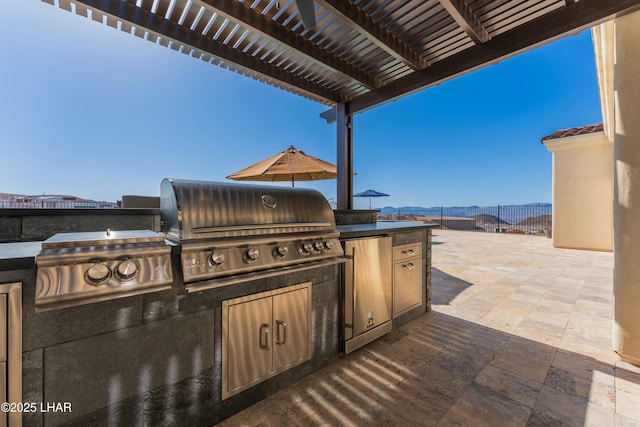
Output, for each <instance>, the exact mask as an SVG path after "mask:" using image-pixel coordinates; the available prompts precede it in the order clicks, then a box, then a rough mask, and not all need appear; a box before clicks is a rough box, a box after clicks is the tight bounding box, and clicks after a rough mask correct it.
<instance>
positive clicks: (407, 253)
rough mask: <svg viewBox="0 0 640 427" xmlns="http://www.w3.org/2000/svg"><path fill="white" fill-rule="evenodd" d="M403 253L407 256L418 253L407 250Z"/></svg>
mask: <svg viewBox="0 0 640 427" xmlns="http://www.w3.org/2000/svg"><path fill="white" fill-rule="evenodd" d="M402 253H403V254H405V255H413V254H415V253H416V251H414V250H413V249H405V250H403V251H402Z"/></svg>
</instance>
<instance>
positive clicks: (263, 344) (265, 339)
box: [259, 323, 269, 350]
mask: <svg viewBox="0 0 640 427" xmlns="http://www.w3.org/2000/svg"><path fill="white" fill-rule="evenodd" d="M259 339H260V348H261V349H263V350H269V324H268V323H263V324H262V325H260V338H259Z"/></svg>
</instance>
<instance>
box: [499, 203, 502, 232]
mask: <svg viewBox="0 0 640 427" xmlns="http://www.w3.org/2000/svg"><path fill="white" fill-rule="evenodd" d="M501 228H502V227H501V225H500V205H498V233H501V232H502V230H501Z"/></svg>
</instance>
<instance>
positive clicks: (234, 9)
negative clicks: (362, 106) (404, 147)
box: [194, 0, 380, 89]
mask: <svg viewBox="0 0 640 427" xmlns="http://www.w3.org/2000/svg"><path fill="white" fill-rule="evenodd" d="M194 3H195V4H200V5H203V6H204V7H206V8H208V9H212V10H213V11H214V12H216V13H218V14H219V15H220V16H223V17H225V18H228V19H229V20H231V21H234V22H237V23H240V24H241V25H242V26H243V27H245V28H248V29H250V30H251V31H253V32H255V33H257V34H260V35H262V36H263V37H266V38H268V39H271V40H273V41H276V42H278V43H282V44H283V45H286V46H287V47H288V48H289V49H291V50H293V51H295V52H296V53H298V54H299V55H302V56H304V57H306V58H308V59H309V60H310V61H312V62H313V63H314V64H316V65H319V66H321V67H323V68H325V69H329V70H331V71H332V72H334V73H340V74H342V75H343V76H346V77H347V78H349V79H351V80H353V81H355V82H357V83H359V84H360V85H362V86H364V87H366V88H367V89H375V88H376V87H379V86H380V82H378V81H377V80H376V79H375V78H374V77H372V76H371V75H369V74H368V73H366V72H364V71H363V70H361V69H359V68H358V67H356V66H354V65H352V64H349V63H348V62H346V61H344V60H343V59H341V58H339V57H337V56H335V55H333V54H331V53H330V52H328V51H326V50H324V49H322V48H320V47H319V46H318V45H316V44H315V43H312V42H310V41H308V40H307V39H305V38H304V37H302V36H300V35H298V34H297V33H295V32H294V31H291V30H289V29H288V28H286V27H283V26H282V25H280V24H279V23H278V22H275V21H274V20H272V19H270V18H269V17H268V16H265V15H262V14H261V13H259V12H257V11H255V10H254V9H251V8H250V7H248V6H246V5H245V4H244V3H240V2H237V1H229V0H195V1H194Z"/></svg>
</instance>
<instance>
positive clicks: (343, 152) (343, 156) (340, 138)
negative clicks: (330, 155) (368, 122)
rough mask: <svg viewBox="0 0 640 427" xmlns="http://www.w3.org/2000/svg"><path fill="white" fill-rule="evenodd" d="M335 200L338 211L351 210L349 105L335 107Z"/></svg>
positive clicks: (351, 161) (350, 125)
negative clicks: (336, 175)
mask: <svg viewBox="0 0 640 427" xmlns="http://www.w3.org/2000/svg"><path fill="white" fill-rule="evenodd" d="M335 110H336V124H337V132H336V137H337V141H336V146H337V149H338V155H337V168H338V179H337V184H336V185H337V191H336V194H337V199H338V209H349V210H351V209H353V126H352V123H353V122H352V121H353V116H352V115H351V114H349V104H347V103H342V104H338V105H337V106H336V109H335Z"/></svg>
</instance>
